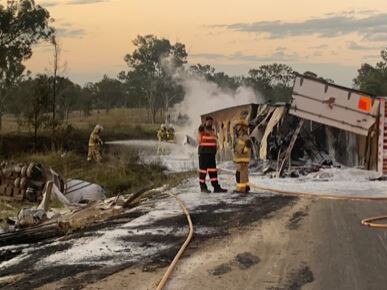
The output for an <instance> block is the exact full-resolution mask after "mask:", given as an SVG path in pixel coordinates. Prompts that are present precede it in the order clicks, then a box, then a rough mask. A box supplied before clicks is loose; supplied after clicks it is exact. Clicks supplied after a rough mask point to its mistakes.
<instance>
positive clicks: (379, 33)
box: [212, 13, 387, 41]
mask: <svg viewBox="0 0 387 290" xmlns="http://www.w3.org/2000/svg"><path fill="white" fill-rule="evenodd" d="M212 27H213V28H225V29H228V30H231V31H237V32H251V33H256V34H259V35H266V36H268V37H269V38H272V39H276V38H284V37H296V36H307V35H316V36H318V37H328V38H331V37H337V36H342V35H347V34H351V33H357V34H359V35H360V36H362V37H363V39H367V40H369V41H382V40H385V39H387V13H379V14H372V15H367V16H365V17H361V18H359V17H358V16H355V15H353V14H350V13H345V14H342V15H331V16H328V15H325V16H323V17H320V18H312V19H308V20H304V21H301V22H285V21H280V20H276V21H258V22H252V23H234V24H227V25H213V26H212Z"/></svg>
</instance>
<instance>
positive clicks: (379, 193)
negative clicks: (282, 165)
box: [250, 168, 387, 198]
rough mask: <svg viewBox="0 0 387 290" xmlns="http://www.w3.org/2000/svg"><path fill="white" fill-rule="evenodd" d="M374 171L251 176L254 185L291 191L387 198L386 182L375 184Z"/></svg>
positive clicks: (339, 170)
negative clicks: (271, 176) (294, 176)
mask: <svg viewBox="0 0 387 290" xmlns="http://www.w3.org/2000/svg"><path fill="white" fill-rule="evenodd" d="M377 177H379V174H378V173H377V172H375V171H367V170H361V169H354V168H341V169H339V168H330V169H323V170H321V171H319V172H316V173H311V174H309V175H307V176H304V177H300V178H268V177H251V178H250V181H251V183H252V184H256V185H257V186H262V187H266V188H270V189H276V190H284V191H289V192H303V193H309V194H313V195H317V196H318V195H327V194H328V195H337V196H339V197H348V198H351V197H371V198H375V197H387V182H385V181H372V180H370V179H374V178H377Z"/></svg>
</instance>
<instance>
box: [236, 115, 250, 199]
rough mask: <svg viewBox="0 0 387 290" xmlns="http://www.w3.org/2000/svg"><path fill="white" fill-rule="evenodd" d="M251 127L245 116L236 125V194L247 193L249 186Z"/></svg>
mask: <svg viewBox="0 0 387 290" xmlns="http://www.w3.org/2000/svg"><path fill="white" fill-rule="evenodd" d="M248 131H249V127H248V124H247V122H246V121H245V118H244V116H241V118H240V120H239V121H238V122H237V123H236V124H235V125H234V148H233V160H234V163H235V167H236V174H235V179H236V190H235V191H234V192H238V193H247V192H249V191H250V186H249V162H250V156H251V141H250V139H249V132H248Z"/></svg>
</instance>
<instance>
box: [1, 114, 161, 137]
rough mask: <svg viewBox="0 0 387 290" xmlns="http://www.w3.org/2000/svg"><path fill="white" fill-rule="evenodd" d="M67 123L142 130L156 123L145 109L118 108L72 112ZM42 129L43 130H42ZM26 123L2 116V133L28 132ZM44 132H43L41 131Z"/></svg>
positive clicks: (159, 121) (90, 126) (79, 126)
mask: <svg viewBox="0 0 387 290" xmlns="http://www.w3.org/2000/svg"><path fill="white" fill-rule="evenodd" d="M162 122H163V117H162V116H160V115H158V117H157V122H156V123H158V124H160V123H162ZM68 124H70V125H71V126H73V127H74V128H75V129H79V130H87V131H89V130H91V129H92V128H94V126H95V125H96V124H101V125H102V126H103V127H104V128H105V129H106V130H113V131H118V132H119V131H124V130H126V129H133V128H136V127H137V126H141V127H142V128H144V130H155V128H157V127H158V124H152V123H151V121H150V117H149V115H148V112H147V110H146V109H143V108H139V109H133V108H118V109H112V110H109V111H106V110H94V111H92V112H91V114H90V116H84V115H83V113H82V112H78V111H77V112H72V113H71V114H70V116H69V120H68ZM43 131H44V130H43ZM29 132H30V129H29V128H28V126H26V125H22V126H20V125H19V124H18V122H17V118H16V117H15V116H13V115H5V116H4V117H3V130H2V133H29ZM43 133H44V132H43Z"/></svg>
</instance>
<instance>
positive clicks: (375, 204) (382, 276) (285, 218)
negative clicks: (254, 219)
mask: <svg viewBox="0 0 387 290" xmlns="http://www.w3.org/2000/svg"><path fill="white" fill-rule="evenodd" d="M382 214H387V202H384V201H372V202H369V201H350V200H323V199H313V200H312V199H308V198H302V199H299V200H298V202H297V203H296V204H294V205H291V206H289V207H286V208H284V209H281V210H280V211H279V212H276V213H275V214H274V215H272V216H271V217H270V218H269V219H265V220H263V221H262V222H260V223H257V224H255V225H254V226H251V227H249V228H247V229H240V230H237V231H235V232H234V233H233V234H232V235H231V236H229V237H227V238H225V239H223V240H221V241H211V242H212V243H211V242H207V243H206V245H203V247H202V248H201V249H199V250H198V251H197V252H196V253H194V254H192V255H191V256H190V257H188V258H187V259H184V260H183V261H182V262H181V264H180V266H179V267H178V269H177V270H176V273H175V274H174V276H173V278H172V279H171V281H170V283H169V285H168V287H167V289H251V290H252V289H268V290H273V289H275V290H279V289H281V290H282V289H291V290H296V289H307V290H310V289H313V290H315V289H316V290H317V289H318V290H326V289H338V290H341V289H342V290H344V289H345V290H347V289H348V290H381V289H387V229H386V230H383V229H371V228H367V227H364V226H362V225H361V224H360V220H361V219H363V218H364V217H369V216H375V215H382ZM241 253H249V254H251V255H253V256H255V257H258V258H259V263H257V264H255V265H251V267H250V268H247V269H246V268H245V267H240V265H238V263H237V262H236V257H237V256H238V254H241ZM214 270H225V271H226V273H223V272H224V271H223V272H222V271H221V273H220V274H219V271H218V272H217V273H216V274H218V275H213V274H211V273H214Z"/></svg>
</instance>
